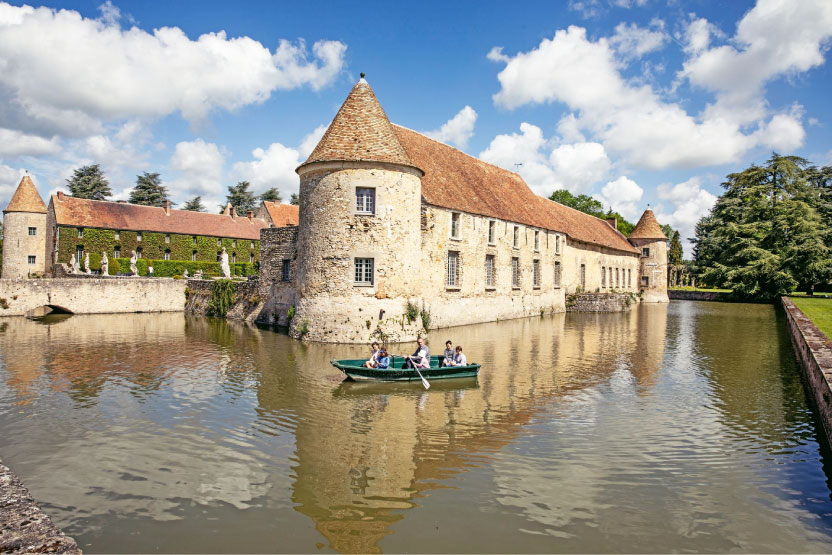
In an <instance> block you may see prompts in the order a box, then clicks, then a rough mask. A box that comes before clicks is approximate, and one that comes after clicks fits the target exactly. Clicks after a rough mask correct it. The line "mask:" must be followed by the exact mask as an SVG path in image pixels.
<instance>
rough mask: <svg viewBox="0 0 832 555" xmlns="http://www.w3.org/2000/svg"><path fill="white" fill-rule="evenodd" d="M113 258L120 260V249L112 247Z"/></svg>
mask: <svg viewBox="0 0 832 555" xmlns="http://www.w3.org/2000/svg"><path fill="white" fill-rule="evenodd" d="M113 258H121V247H119V246H115V247H113Z"/></svg>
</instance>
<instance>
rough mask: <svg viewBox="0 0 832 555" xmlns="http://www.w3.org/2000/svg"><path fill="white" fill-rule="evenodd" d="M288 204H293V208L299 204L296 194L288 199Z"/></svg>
mask: <svg viewBox="0 0 832 555" xmlns="http://www.w3.org/2000/svg"><path fill="white" fill-rule="evenodd" d="M289 204H294V205H295V206H297V205H298V204H300V197H299V196H298V194H297V193H292V196H291V197H290V198H289Z"/></svg>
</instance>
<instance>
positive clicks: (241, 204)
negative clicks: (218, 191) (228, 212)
mask: <svg viewBox="0 0 832 555" xmlns="http://www.w3.org/2000/svg"><path fill="white" fill-rule="evenodd" d="M249 187H251V183H249V182H248V181H238V182H237V184H236V185H230V186H229V187H228V194H227V195H226V196H225V202H226V203H227V204H230V205H231V206H233V207H234V210H235V211H236V212H237V214H245V213H246V212H248V211H250V210H254V209H255V208H257V197H256V196H255V195H254V193H252V192H251V191H249V190H248V188H249ZM224 208H225V207H224V206H221V207H220V212H222V211H223V209H224Z"/></svg>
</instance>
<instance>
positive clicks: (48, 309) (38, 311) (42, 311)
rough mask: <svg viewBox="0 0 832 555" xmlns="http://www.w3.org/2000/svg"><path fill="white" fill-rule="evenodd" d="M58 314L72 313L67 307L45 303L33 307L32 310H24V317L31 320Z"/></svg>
mask: <svg viewBox="0 0 832 555" xmlns="http://www.w3.org/2000/svg"><path fill="white" fill-rule="evenodd" d="M58 314H69V315H71V314H73V312H72V311H71V310H69V309H68V308H65V307H62V306H59V305H56V304H45V305H43V306H39V307H37V308H33V309H32V310H27V311H26V318H29V319H31V320H37V319H39V318H45V317H47V316H53V315H58Z"/></svg>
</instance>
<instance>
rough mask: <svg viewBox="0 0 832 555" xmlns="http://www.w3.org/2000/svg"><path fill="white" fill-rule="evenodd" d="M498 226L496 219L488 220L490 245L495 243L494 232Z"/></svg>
mask: <svg viewBox="0 0 832 555" xmlns="http://www.w3.org/2000/svg"><path fill="white" fill-rule="evenodd" d="M496 227H497V222H495V221H494V220H489V222H488V244H489V245H493V244H494V232H495V228H496Z"/></svg>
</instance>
